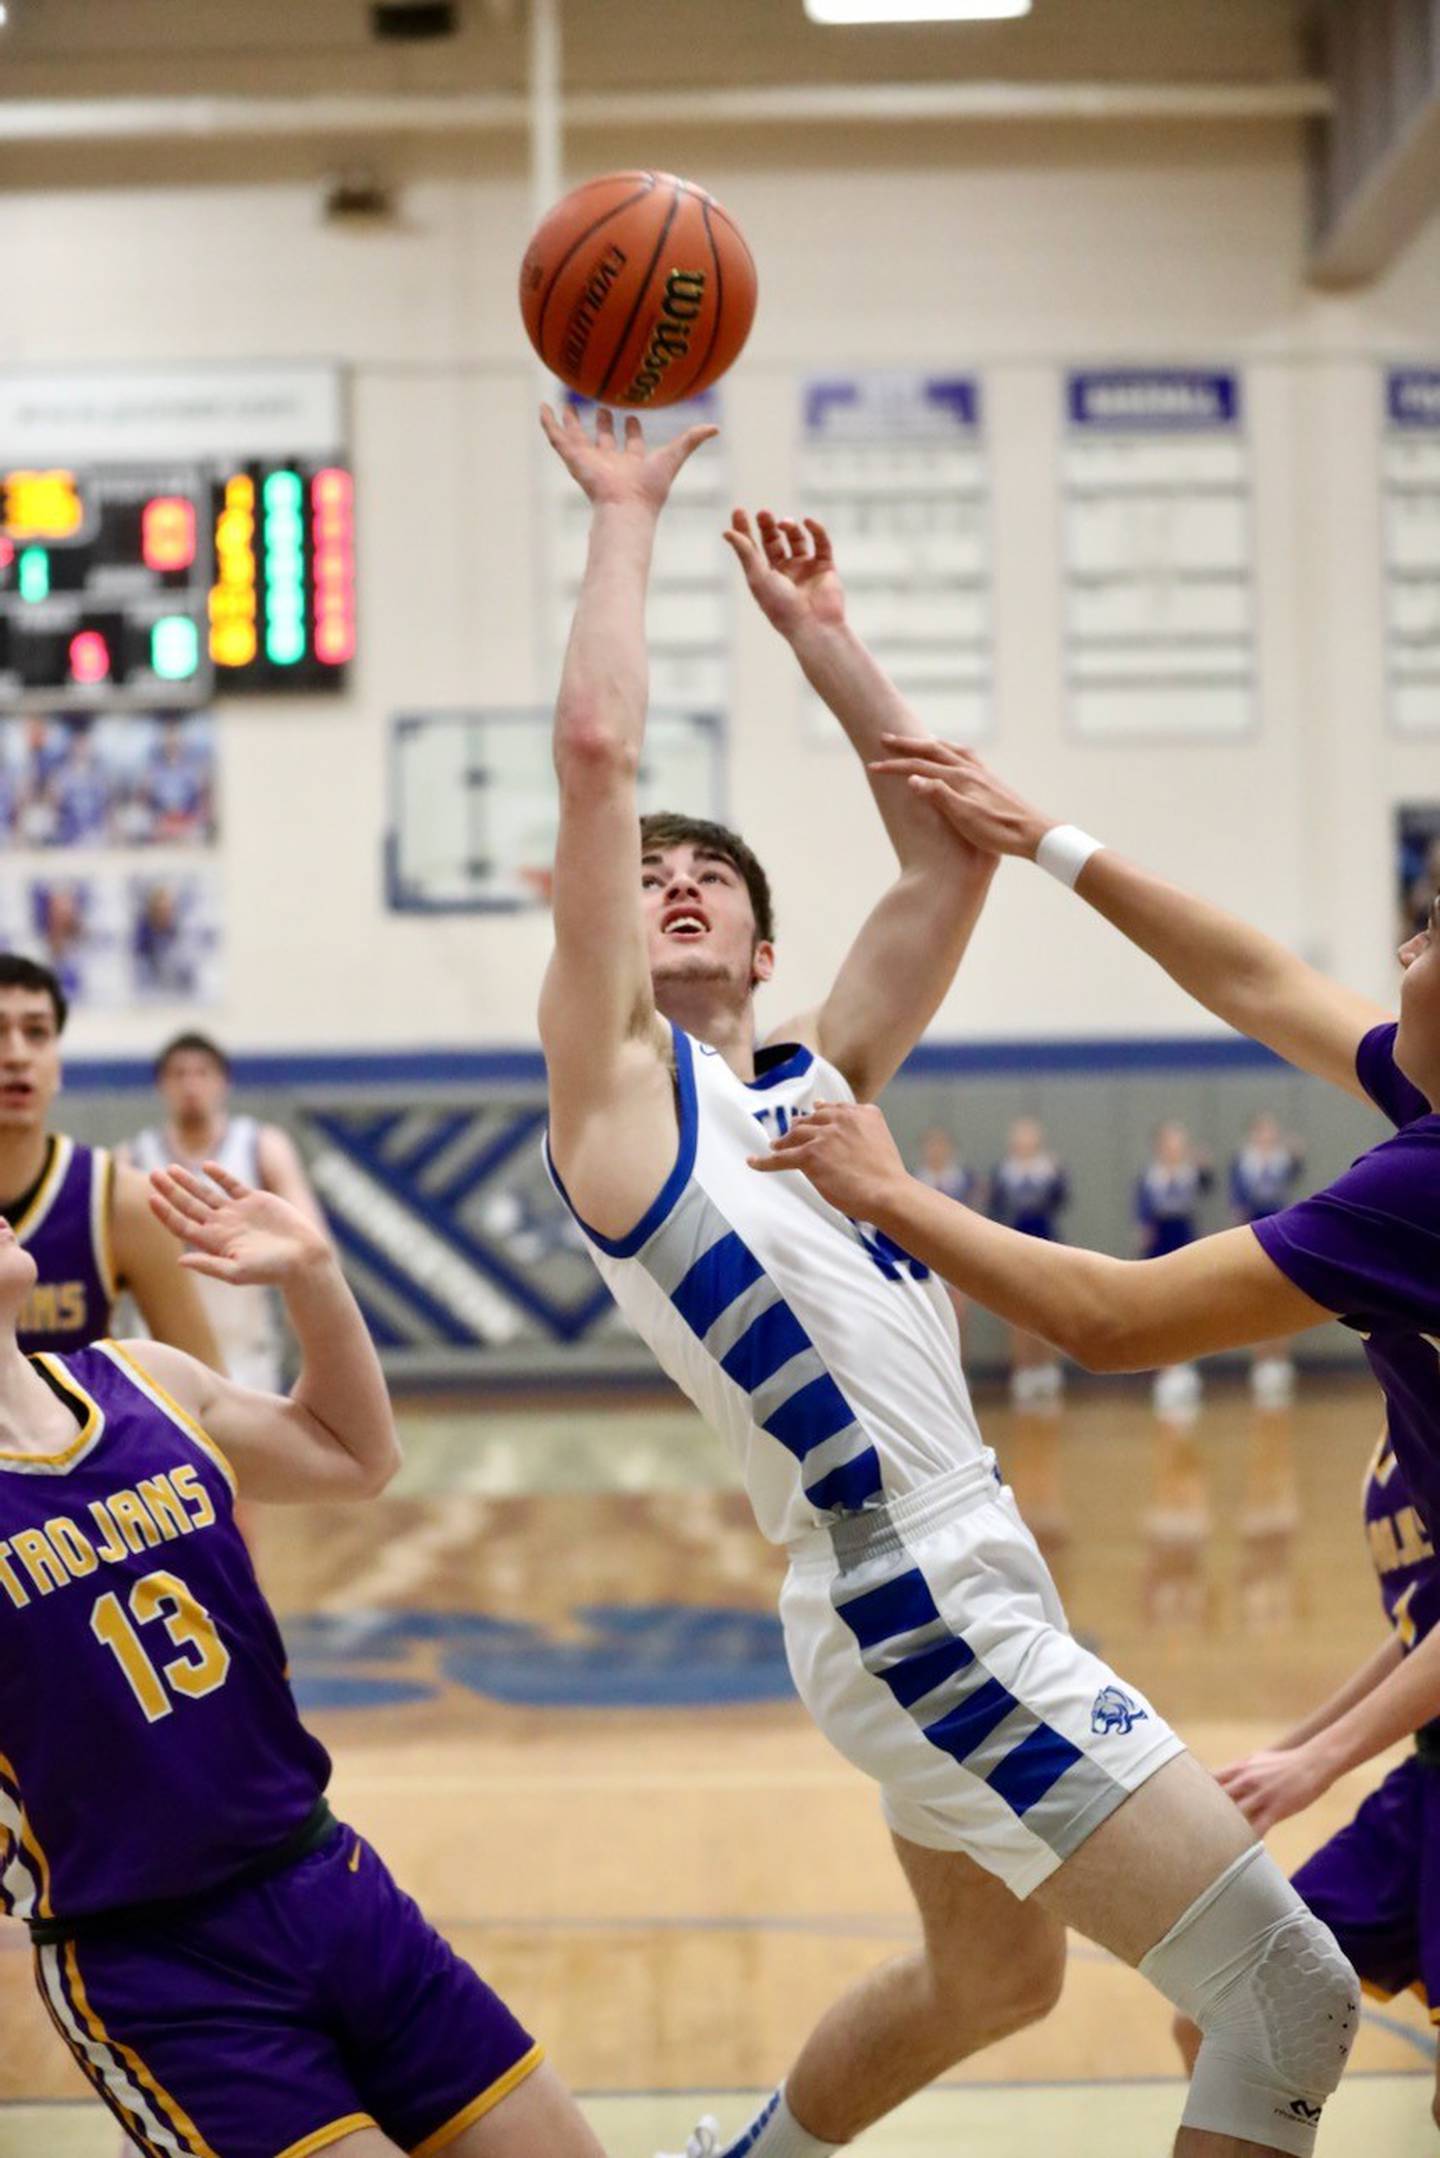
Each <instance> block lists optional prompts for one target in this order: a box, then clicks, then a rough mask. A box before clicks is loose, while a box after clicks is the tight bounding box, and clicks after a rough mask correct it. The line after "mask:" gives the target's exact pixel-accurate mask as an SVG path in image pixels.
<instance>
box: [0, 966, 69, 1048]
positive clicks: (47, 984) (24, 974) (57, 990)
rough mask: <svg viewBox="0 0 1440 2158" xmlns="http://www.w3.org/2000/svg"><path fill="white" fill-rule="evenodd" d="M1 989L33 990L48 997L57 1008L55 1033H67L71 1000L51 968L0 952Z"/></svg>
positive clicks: (38, 994)
mask: <svg viewBox="0 0 1440 2158" xmlns="http://www.w3.org/2000/svg"><path fill="white" fill-rule="evenodd" d="M0 989H33V990H34V991H35V993H36V995H37V996H43V997H48V998H49V999H50V1002H51V1003H52V1005H53V1006H54V1007H55V1032H56V1033H57V1034H63V1033H64V1032H65V1022H66V1020H67V1019H68V1018H69V1016H70V1000H69V998H68V997H67V996H66V994H65V992H64V990H63V989H62V988H61V987H60V977H59V976H58V975H57V974H52V973H51V971H50V969H49V967H42V966H41V964H40V962H39V960H38V959H24V958H22V957H21V955H20V953H19V952H0Z"/></svg>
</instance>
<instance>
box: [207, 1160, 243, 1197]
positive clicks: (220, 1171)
mask: <svg viewBox="0 0 1440 2158" xmlns="http://www.w3.org/2000/svg"><path fill="white" fill-rule="evenodd" d="M205 1174H206V1175H207V1176H208V1177H209V1179H210V1181H211V1183H212V1184H218V1185H219V1186H220V1189H221V1190H222V1191H223V1192H224V1194H225V1196H226V1198H227V1199H248V1198H249V1196H250V1186H249V1185H248V1184H242V1183H241V1181H240V1179H239V1177H238V1176H234V1175H232V1174H231V1172H230V1170H228V1169H227V1168H226V1167H225V1164H224V1163H223V1162H219V1161H207V1162H206V1164H205Z"/></svg>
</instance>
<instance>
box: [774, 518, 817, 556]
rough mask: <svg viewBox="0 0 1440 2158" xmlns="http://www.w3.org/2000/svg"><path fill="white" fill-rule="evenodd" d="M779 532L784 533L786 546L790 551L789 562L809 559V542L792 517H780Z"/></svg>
mask: <svg viewBox="0 0 1440 2158" xmlns="http://www.w3.org/2000/svg"><path fill="white" fill-rule="evenodd" d="M780 530H781V531H782V532H783V533H784V535H785V542H786V545H787V546H788V547H789V549H790V559H791V561H792V562H794V561H799V562H804V561H807V560H808V559H809V554H810V546H809V542H808V541H807V539H806V537H805V530H804V527H803V526H802V525H800V524H798V523H797V522H796V520H795V519H794V518H793V517H782V518H781V520H780Z"/></svg>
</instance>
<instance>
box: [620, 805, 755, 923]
mask: <svg viewBox="0 0 1440 2158" xmlns="http://www.w3.org/2000/svg"><path fill="white" fill-rule="evenodd" d="M687 842H688V844H689V845H690V846H692V847H698V848H699V849H700V850H701V852H702V853H705V854H714V855H718V857H719V859H720V860H721V861H722V862H728V863H729V864H730V867H731V868H732V869H734V870H737V871H738V872H739V874H740V875H741V876H742V877H743V878H744V880H745V889H746V891H747V892H748V893H749V894H750V909H751V912H752V913H753V914H754V916H755V934H756V936H757V937H758V938H759V939H760V941H761V943H762V944H769V943H771V942H772V941H773V939H774V935H775V902H774V900H773V899H772V898H771V897H770V879H769V878H768V877H767V876H766V874H765V872H764V870H763V869H762V868H761V867H760V864H759V862H758V861H757V860H756V858H755V856H754V855H753V854H752V853H751V851H750V849H749V848H748V847H747V846H746V844H745V842H744V840H743V839H742V838H741V837H740V834H739V833H738V832H732V831H731V830H730V828H729V826H728V825H724V824H712V823H711V822H710V821H709V819H708V818H706V817H686V816H682V815H681V814H680V812H679V811H678V810H671V809H654V810H652V811H651V812H650V815H649V816H648V817H642V818H641V819H640V851H641V853H642V854H651V853H653V852H655V851H656V849H658V848H660V847H680V846H684V845H686V844H687Z"/></svg>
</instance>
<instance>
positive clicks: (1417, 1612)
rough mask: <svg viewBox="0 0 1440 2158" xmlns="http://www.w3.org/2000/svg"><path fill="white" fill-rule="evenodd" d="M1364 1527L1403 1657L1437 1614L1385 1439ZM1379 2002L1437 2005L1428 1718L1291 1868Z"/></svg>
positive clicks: (1438, 1788) (1437, 1563) (1438, 1918)
mask: <svg viewBox="0 0 1440 2158" xmlns="http://www.w3.org/2000/svg"><path fill="white" fill-rule="evenodd" d="M1365 1533H1366V1537H1367V1539H1368V1541H1369V1545H1370V1555H1371V1557H1372V1558H1373V1560H1374V1562H1375V1570H1376V1572H1377V1574H1378V1575H1379V1579H1380V1595H1381V1600H1382V1601H1383V1603H1384V1606H1385V1615H1386V1617H1387V1618H1388V1619H1389V1620H1390V1623H1391V1624H1392V1625H1393V1626H1394V1628H1395V1630H1396V1632H1397V1633H1398V1634H1399V1636H1400V1640H1401V1642H1402V1644H1403V1645H1404V1648H1405V1651H1406V1653H1407V1654H1408V1653H1409V1652H1410V1650H1411V1649H1413V1648H1414V1647H1415V1646H1416V1644H1417V1643H1418V1642H1420V1641H1423V1640H1424V1638H1425V1636H1426V1635H1427V1634H1428V1633H1429V1632H1430V1631H1431V1629H1432V1627H1434V1625H1435V1624H1436V1622H1437V1620H1440V1559H1437V1558H1436V1556H1435V1552H1434V1549H1433V1546H1432V1541H1431V1538H1430V1536H1429V1534H1428V1532H1427V1530H1426V1527H1425V1524H1424V1522H1423V1521H1422V1519H1421V1517H1420V1511H1419V1508H1418V1507H1417V1506H1416V1504H1415V1502H1414V1499H1413V1497H1412V1495H1411V1492H1410V1488H1409V1486H1408V1485H1407V1483H1406V1481H1405V1473H1404V1470H1403V1469H1402V1468H1401V1466H1400V1463H1399V1461H1398V1459H1397V1458H1396V1455H1395V1452H1394V1449H1393V1447H1392V1446H1391V1444H1390V1439H1389V1435H1388V1433H1387V1435H1386V1436H1385V1437H1384V1438H1383V1439H1382V1440H1381V1442H1380V1448H1379V1451H1378V1453H1377V1454H1376V1456H1375V1459H1374V1460H1373V1461H1372V1463H1371V1464H1370V1472H1369V1474H1368V1476H1367V1477H1366V1479H1365ZM1295 1886H1296V1888H1297V1889H1298V1890H1299V1892H1300V1894H1301V1895H1302V1896H1303V1897H1304V1898H1305V1901H1306V1902H1307V1903H1308V1904H1309V1906H1310V1908H1311V1910H1312V1911H1314V1912H1315V1913H1316V1915H1317V1916H1318V1917H1320V1918H1323V1919H1324V1921H1325V1923H1326V1925H1327V1926H1329V1928H1330V1930H1331V1931H1332V1933H1333V1934H1334V1935H1335V1938H1336V1939H1337V1940H1338V1941H1339V1943H1340V1946H1341V1947H1342V1948H1343V1949H1344V1951H1345V1953H1346V1955H1347V1956H1348V1957H1349V1958H1350V1961H1351V1962H1352V1963H1353V1964H1354V1966H1355V1968H1356V1970H1357V1971H1358V1972H1359V1974H1360V1977H1361V1980H1362V1981H1363V1983H1364V1985H1365V1987H1366V1989H1367V1991H1369V1992H1371V1993H1377V1994H1379V1995H1380V1997H1381V1998H1382V1999H1387V1998H1388V1997H1389V1996H1390V1995H1392V1994H1395V1993H1400V1992H1403V1991H1404V1990H1405V1989H1406V1988H1407V1987H1413V1989H1414V1990H1415V1991H1416V1992H1417V1993H1418V1994H1419V1995H1420V1997H1421V1999H1422V2000H1423V2001H1425V2002H1426V2003H1427V2005H1428V2006H1429V2007H1430V2009H1431V2012H1432V2020H1435V2017H1436V2012H1437V2011H1440V1722H1437V1723H1429V1724H1427V1725H1426V1726H1425V1727H1424V1728H1423V1729H1422V1730H1421V1731H1420V1732H1418V1733H1417V1734H1416V1748H1415V1751H1414V1752H1413V1753H1412V1754H1410V1755H1408V1756H1407V1758H1406V1759H1405V1760H1403V1761H1402V1762H1401V1763H1400V1766H1399V1767H1398V1768H1394V1769H1392V1770H1391V1771H1390V1774H1389V1775H1388V1776H1387V1777H1386V1778H1385V1780H1384V1782H1383V1783H1382V1784H1381V1785H1380V1787H1379V1789H1378V1790H1375V1791H1372V1792H1371V1794H1370V1796H1369V1797H1368V1798H1367V1799H1366V1800H1365V1802H1364V1804H1363V1805H1362V1806H1361V1808H1360V1811H1359V1812H1358V1813H1357V1814H1356V1816H1355V1818H1354V1820H1353V1821H1351V1822H1350V1823H1349V1825H1348V1826H1347V1827H1345V1828H1342V1829H1341V1830H1340V1832H1339V1834H1338V1835H1335V1836H1332V1837H1331V1838H1330V1841H1329V1842H1328V1843H1327V1844H1324V1845H1322V1847H1321V1848H1320V1849H1319V1850H1318V1851H1317V1852H1316V1853H1315V1856H1314V1857H1313V1858H1311V1859H1309V1860H1307V1861H1306V1863H1305V1864H1304V1865H1303V1866H1302V1867H1301V1868H1300V1871H1299V1872H1298V1873H1297V1874H1296V1875H1295Z"/></svg>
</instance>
